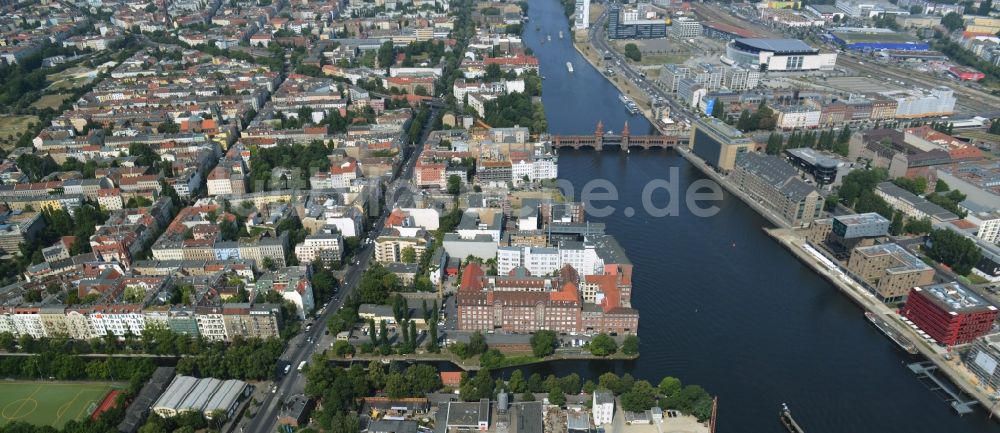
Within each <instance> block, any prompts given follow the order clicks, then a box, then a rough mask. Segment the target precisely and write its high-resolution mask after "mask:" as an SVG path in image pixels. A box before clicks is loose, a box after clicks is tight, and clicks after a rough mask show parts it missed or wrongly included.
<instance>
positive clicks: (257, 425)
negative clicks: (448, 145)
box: [238, 108, 437, 433]
mask: <svg viewBox="0 0 1000 433" xmlns="http://www.w3.org/2000/svg"><path fill="white" fill-rule="evenodd" d="M432 110H433V111H432V112H431V116H430V117H429V118H428V122H427V123H426V124H424V129H423V132H422V134H421V138H420V141H419V143H418V144H417V145H416V146H411V147H410V148H409V154H408V155H407V157H406V160H405V161H404V163H403V165H402V167H401V169H400V173H399V176H398V177H397V178H396V179H395V180H394V181H393V182H392V184H391V186H390V188H389V190H387V192H390V191H395V190H398V188H399V187H401V186H402V185H403V184H404V183H405V182H407V181H408V180H409V179H412V178H413V168H414V166H415V164H416V160H417V157H418V156H419V155H420V152H421V151H422V150H423V144H424V143H425V142H426V141H427V136H428V135H429V134H430V124H431V121H432V119H434V117H435V116H436V114H437V109H436V108H434V109H432ZM386 197H392V196H391V195H388V194H387V196H386ZM393 204H395V200H394V199H391V198H387V200H386V206H385V207H384V208H383V209H382V214H381V215H379V218H378V219H377V220H376V221H375V223H374V225H373V226H372V230H371V233H370V234H369V239H374V238H376V237H378V235H379V234H380V233H381V232H382V228H383V225H384V224H385V218H386V217H387V216H388V214H389V212H390V211H391V210H392V208H393ZM374 249H375V248H374V244H365V243H362V245H361V248H360V249H359V250H358V251H357V252H356V253H355V255H354V257H355V259H356V260H358V263H357V264H354V262H353V261H352V262H351V263H350V265H349V269H348V270H347V273H346V275H345V276H344V279H343V281H342V282H341V285H340V287H341V289H340V290H339V291H338V292H337V293H336V294H334V296H333V298H332V299H331V300H330V302H329V304H328V305H327V307H326V308H325V309H323V310H322V313H320V314H319V315H318V316H317V317H316V318H315V320H314V321H313V323H314V325H313V326H312V328H311V329H310V330H309V331H305V332H302V333H300V334H299V335H296V336H295V337H293V338H292V339H291V340H289V343H288V347H287V348H286V349H285V353H284V354H282V356H281V361H285V362H288V363H289V365H291V368H290V371H289V373H288V374H287V375H284V377H281V378H279V379H278V380H277V382H276V383H277V390H276V392H274V393H269V394H267V397H266V398H265V399H264V400H263V401H262V402H261V405H260V409H259V410H258V411H257V415H256V416H255V417H254V418H253V419H252V420H242V421H241V422H240V426H241V427H240V428H239V429H238V431H240V432H249V433H271V432H274V431H275V429H276V428H277V425H276V424H277V421H278V414H279V413H280V410H281V404H282V403H283V402H284V400H285V399H286V398H289V397H291V396H294V395H297V394H301V393H302V392H303V391H304V390H305V386H306V379H305V375H304V374H302V373H300V372H299V371H298V369H297V367H298V366H299V364H300V363H301V362H302V361H311V359H312V356H313V354H315V353H322V352H323V351H324V350H325V349H326V348H329V347H330V342H332V341H333V339H334V336H332V335H325V332H326V322H327V320H328V319H329V318H330V316H331V315H332V314H334V313H335V312H336V311H337V310H339V309H340V308H341V307H342V306H343V305H344V299H346V298H347V297H348V296H349V295H350V294H351V293H352V292H353V291H354V288H355V287H357V284H358V281H359V280H360V279H361V275H362V274H363V273H364V270H365V269H367V268H368V265H369V264H370V263H371V262H372V260H374V257H373V256H374V254H373V252H374Z"/></svg>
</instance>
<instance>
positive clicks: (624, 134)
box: [622, 120, 629, 151]
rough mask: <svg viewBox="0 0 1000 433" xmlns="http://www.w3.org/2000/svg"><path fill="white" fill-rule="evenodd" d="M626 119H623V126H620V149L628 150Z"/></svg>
mask: <svg viewBox="0 0 1000 433" xmlns="http://www.w3.org/2000/svg"><path fill="white" fill-rule="evenodd" d="M628 136H629V131H628V120H626V121H625V127H624V128H622V151H628Z"/></svg>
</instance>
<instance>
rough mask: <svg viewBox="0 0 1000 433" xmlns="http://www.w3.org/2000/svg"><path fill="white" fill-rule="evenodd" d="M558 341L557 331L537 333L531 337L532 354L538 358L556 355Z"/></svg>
mask: <svg viewBox="0 0 1000 433" xmlns="http://www.w3.org/2000/svg"><path fill="white" fill-rule="evenodd" d="M556 339H557V337H556V333H555V331H549V330H541V331H536V332H535V334H534V335H532V336H531V352H532V353H533V354H534V355H535V356H537V357H543V356H549V355H551V354H553V353H555V350H556Z"/></svg>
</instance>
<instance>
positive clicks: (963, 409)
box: [906, 361, 979, 415]
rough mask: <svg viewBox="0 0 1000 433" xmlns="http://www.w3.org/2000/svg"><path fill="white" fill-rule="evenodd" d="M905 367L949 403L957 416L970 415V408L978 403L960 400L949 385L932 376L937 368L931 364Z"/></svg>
mask: <svg viewBox="0 0 1000 433" xmlns="http://www.w3.org/2000/svg"><path fill="white" fill-rule="evenodd" d="M906 367H907V368H909V369H910V371H912V372H913V373H914V374H916V375H917V378H919V379H920V381H921V382H924V384H925V385H927V387H928V388H929V389H930V390H931V391H934V393H935V394H939V395H941V396H942V397H943V398H944V400H945V401H946V402H948V403H950V404H951V407H952V409H955V412H957V413H958V414H959V415H967V414H970V413H972V412H973V410H972V406H973V405H974V404H977V403H979V402H978V401H975V400H964V399H962V396H961V394H960V393H959V392H958V391H956V390H955V389H953V388H952V387H951V386H950V384H948V383H947V382H945V381H943V380H941V379H938V377H937V376H935V375H934V372H935V371H937V369H938V367H937V365H935V364H934V363H933V362H930V361H924V362H914V363H912V364H908V365H907V366H906Z"/></svg>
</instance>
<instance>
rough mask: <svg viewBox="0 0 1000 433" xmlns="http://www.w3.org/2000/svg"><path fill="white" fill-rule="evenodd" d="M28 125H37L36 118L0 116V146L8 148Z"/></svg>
mask: <svg viewBox="0 0 1000 433" xmlns="http://www.w3.org/2000/svg"><path fill="white" fill-rule="evenodd" d="M29 123H38V117H37V116H0V144H3V147H10V146H12V145H14V143H15V142H17V138H18V137H19V136H20V135H21V134H23V133H24V131H27V130H28V124H29Z"/></svg>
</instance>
